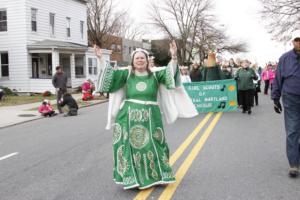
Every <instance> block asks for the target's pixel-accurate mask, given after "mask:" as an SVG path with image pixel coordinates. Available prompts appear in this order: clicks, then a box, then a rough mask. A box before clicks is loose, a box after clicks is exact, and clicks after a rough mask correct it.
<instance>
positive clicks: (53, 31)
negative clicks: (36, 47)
mask: <svg viewBox="0 0 300 200" xmlns="http://www.w3.org/2000/svg"><path fill="white" fill-rule="evenodd" d="M49 18H50V34H51V36H54V34H55V30H54V26H55V14H54V13H50V15H49Z"/></svg>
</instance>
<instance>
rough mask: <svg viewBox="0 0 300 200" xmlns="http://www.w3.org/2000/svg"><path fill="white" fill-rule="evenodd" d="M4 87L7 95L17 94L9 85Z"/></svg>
mask: <svg viewBox="0 0 300 200" xmlns="http://www.w3.org/2000/svg"><path fill="white" fill-rule="evenodd" d="M2 89H3V92H4V94H5V95H15V93H14V92H13V91H12V90H11V89H9V88H8V87H3V88H2Z"/></svg>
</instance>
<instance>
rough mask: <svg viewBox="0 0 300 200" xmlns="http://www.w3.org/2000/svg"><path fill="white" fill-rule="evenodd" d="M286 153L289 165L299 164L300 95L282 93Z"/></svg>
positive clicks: (296, 165) (295, 165)
mask: <svg viewBox="0 0 300 200" xmlns="http://www.w3.org/2000/svg"><path fill="white" fill-rule="evenodd" d="M282 102H283V107H284V122H285V131H286V153H287V157H288V160H289V164H290V166H291V167H298V166H299V158H300V157H299V156H300V149H299V147H300V145H299V138H300V95H294V94H283V95H282Z"/></svg>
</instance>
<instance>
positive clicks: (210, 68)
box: [201, 53, 224, 81]
mask: <svg viewBox="0 0 300 200" xmlns="http://www.w3.org/2000/svg"><path fill="white" fill-rule="evenodd" d="M223 78H224V74H223V72H222V70H221V68H220V66H219V65H218V64H217V63H216V55H215V54H214V53H209V54H208V58H207V61H206V63H204V67H203V70H202V79H201V81H215V80H221V79H223Z"/></svg>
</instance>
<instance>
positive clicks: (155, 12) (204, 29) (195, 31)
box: [149, 0, 246, 63]
mask: <svg viewBox="0 0 300 200" xmlns="http://www.w3.org/2000/svg"><path fill="white" fill-rule="evenodd" d="M212 8H213V5H212V1H211V0H163V1H162V2H161V3H160V6H159V5H157V4H154V3H152V4H151V9H150V13H149V14H150V16H151V20H152V23H153V24H154V25H155V26H156V27H158V28H159V29H160V30H161V31H162V32H164V33H165V34H166V35H167V36H168V37H169V38H170V39H176V42H177V45H178V47H179V48H178V49H179V51H178V57H179V61H180V62H181V63H182V62H184V61H187V62H190V61H191V60H192V59H193V58H194V56H195V54H197V53H199V54H200V53H201V54H204V53H203V52H205V51H208V50H211V49H221V50H223V51H228V50H230V51H232V50H233V49H235V50H242V51H244V50H245V49H246V46H244V44H242V43H237V44H233V45H229V44H228V37H226V36H225V34H224V32H222V31H220V30H219V29H218V28H216V27H215V26H213V25H212V24H217V21H216V18H215V16H214V15H213V14H211V11H212ZM234 45H235V48H234ZM225 47H226V48H225ZM236 47H244V48H236ZM195 48H196V50H195ZM201 58H203V56H201Z"/></svg>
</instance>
